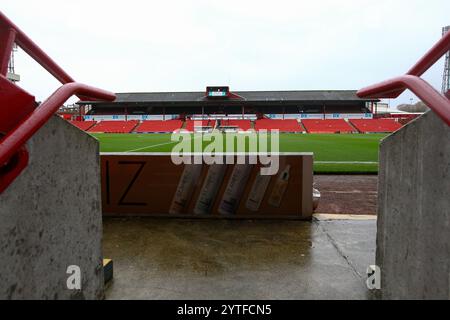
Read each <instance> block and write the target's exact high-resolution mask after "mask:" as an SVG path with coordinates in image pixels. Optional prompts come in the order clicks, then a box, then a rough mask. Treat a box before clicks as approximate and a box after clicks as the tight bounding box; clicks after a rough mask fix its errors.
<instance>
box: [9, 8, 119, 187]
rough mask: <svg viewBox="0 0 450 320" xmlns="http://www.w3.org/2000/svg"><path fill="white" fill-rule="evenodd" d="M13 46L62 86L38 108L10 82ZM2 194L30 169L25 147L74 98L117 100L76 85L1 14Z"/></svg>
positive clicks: (22, 91) (28, 95)
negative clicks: (24, 53)
mask: <svg viewBox="0 0 450 320" xmlns="http://www.w3.org/2000/svg"><path fill="white" fill-rule="evenodd" d="M14 42H15V43H16V44H17V45H18V46H19V47H21V48H22V49H23V50H24V51H25V52H26V53H28V54H29V55H30V56H31V57H32V58H33V59H34V60H35V61H36V62H38V63H39V64H40V65H41V66H42V67H43V68H44V69H46V70H47V71H48V72H49V73H51V74H52V75H53V76H54V77H55V78H56V79H58V80H59V81H60V82H61V83H62V84H63V86H61V87H60V88H59V89H58V90H56V91H55V92H54V93H53V94H52V95H51V96H50V97H49V98H48V99H47V100H45V101H44V102H43V103H41V104H40V105H39V106H38V107H36V106H35V102H34V97H33V96H32V95H30V94H28V93H27V92H26V91H24V90H23V89H21V88H19V87H18V86H16V85H15V84H13V83H11V82H9V80H7V78H6V76H7V69H8V63H9V59H10V55H11V50H12V47H13V44H14ZM0 44H1V47H0V193H1V192H3V191H4V190H5V189H6V188H7V187H8V186H9V184H10V183H11V182H13V181H14V179H15V178H16V177H17V176H18V175H19V174H20V173H21V171H22V170H23V169H24V168H25V167H26V166H27V165H28V152H27V150H26V148H25V143H26V142H27V141H28V139H30V138H31V137H32V136H33V135H34V134H35V133H36V132H37V131H38V130H39V129H40V128H41V127H42V126H43V125H44V124H45V123H46V122H47V121H48V120H49V119H50V117H51V116H52V115H53V114H54V113H55V112H56V111H57V110H58V109H59V107H60V106H61V105H62V104H63V103H64V102H65V101H66V100H67V99H68V98H70V97H71V96H72V95H77V96H78V97H79V98H80V99H87V98H89V99H90V100H92V99H94V100H95V99H99V100H109V101H112V100H114V99H115V95H114V94H113V93H111V92H108V91H104V90H101V89H97V88H94V87H90V86H87V85H84V84H81V83H77V82H75V81H74V79H73V78H72V77H70V76H69V75H68V74H67V73H66V72H65V71H64V70H63V69H62V68H61V67H59V66H58V65H57V64H56V62H54V61H53V60H52V59H51V58H50V57H49V56H48V55H47V54H46V53H45V52H44V51H42V49H40V48H39V47H38V46H37V45H36V44H35V43H34V42H33V41H32V40H31V39H30V38H28V37H27V35H25V33H23V32H22V31H21V30H20V29H19V28H18V27H17V26H16V25H15V24H14V23H12V22H11V21H10V20H9V19H8V18H7V17H6V16H5V15H4V14H3V13H2V12H0Z"/></svg>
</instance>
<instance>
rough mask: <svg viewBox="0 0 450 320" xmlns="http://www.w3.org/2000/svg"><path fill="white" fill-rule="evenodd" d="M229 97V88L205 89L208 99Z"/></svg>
mask: <svg viewBox="0 0 450 320" xmlns="http://www.w3.org/2000/svg"><path fill="white" fill-rule="evenodd" d="M229 95H230V88H229V87H226V86H222V87H206V96H207V97H208V98H219V99H220V98H222V99H223V98H228V97H229Z"/></svg>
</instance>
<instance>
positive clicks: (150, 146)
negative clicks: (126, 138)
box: [124, 137, 199, 153]
mask: <svg viewBox="0 0 450 320" xmlns="http://www.w3.org/2000/svg"><path fill="white" fill-rule="evenodd" d="M198 138H199V137H196V138H193V139H192V138H191V139H189V140H195V139H198ZM178 142H179V141H170V142H164V143H157V144H152V145H149V146H146V147H142V148H137V149H132V150H128V151H124V152H126V153H127V152H136V151H140V150H144V149H151V148H155V147H160V146H166V145H168V144H174V143H178Z"/></svg>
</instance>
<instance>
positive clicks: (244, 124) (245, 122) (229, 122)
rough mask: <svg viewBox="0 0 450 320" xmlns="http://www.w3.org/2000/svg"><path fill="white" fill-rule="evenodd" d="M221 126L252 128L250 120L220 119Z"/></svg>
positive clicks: (244, 129) (241, 128)
mask: <svg viewBox="0 0 450 320" xmlns="http://www.w3.org/2000/svg"><path fill="white" fill-rule="evenodd" d="M221 126H222V127H237V128H239V129H240V130H242V131H247V130H250V129H251V128H252V123H251V121H250V120H234V119H230V120H222V121H221Z"/></svg>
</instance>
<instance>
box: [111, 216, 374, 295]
mask: <svg viewBox="0 0 450 320" xmlns="http://www.w3.org/2000/svg"><path fill="white" fill-rule="evenodd" d="M375 234H376V220H374V219H370V220H327V221H318V220H316V219H315V220H314V221H312V222H304V221H303V222H302V221H276V220H260V221H252V220H235V221H233V220H187V219H154V218H147V219H145V218H130V219H119V218H105V219H104V238H103V247H104V251H103V254H104V257H105V258H112V259H113V261H114V280H113V282H112V283H111V284H109V286H108V288H107V291H106V298H107V299H369V298H371V294H370V293H369V292H368V290H367V288H366V285H365V278H366V276H365V272H366V268H367V266H368V265H369V264H373V263H374V260H375Z"/></svg>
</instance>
